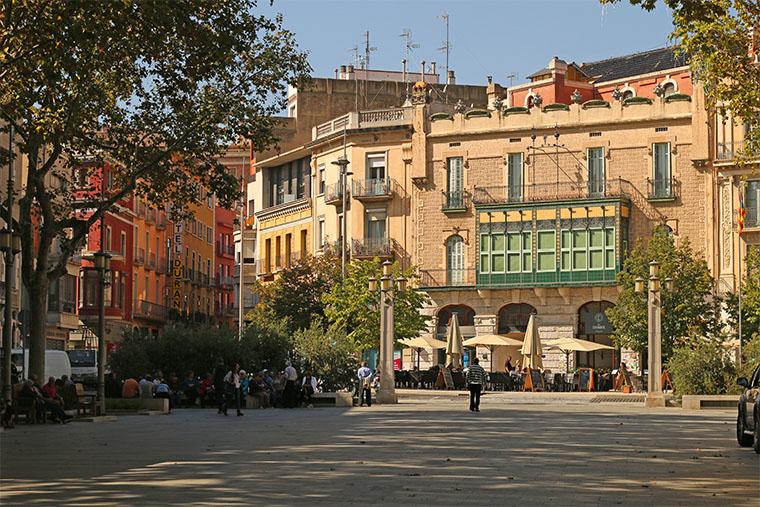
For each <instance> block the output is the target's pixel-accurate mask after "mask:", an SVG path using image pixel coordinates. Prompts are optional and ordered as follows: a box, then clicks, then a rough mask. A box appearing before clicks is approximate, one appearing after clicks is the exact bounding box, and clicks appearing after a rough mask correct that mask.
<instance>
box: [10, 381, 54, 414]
mask: <svg viewBox="0 0 760 507" xmlns="http://www.w3.org/2000/svg"><path fill="white" fill-rule="evenodd" d="M23 387H24V385H23V384H15V385H14V386H13V394H12V396H13V398H12V406H13V408H12V410H13V418H14V420H15V424H18V418H19V416H20V415H23V416H24V419H25V420H26V424H35V423H37V422H38V421H39V422H42V423H45V422H47V411H46V410H42V414H39V413H38V411H37V408H38V407H37V405H38V404H37V400H35V399H34V398H22V397H21V396H19V395H20V394H21V389H22V388H23Z"/></svg>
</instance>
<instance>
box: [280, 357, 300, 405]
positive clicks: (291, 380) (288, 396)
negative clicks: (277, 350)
mask: <svg viewBox="0 0 760 507" xmlns="http://www.w3.org/2000/svg"><path fill="white" fill-rule="evenodd" d="M296 380H298V372H296V369H295V368H293V365H292V364H291V363H290V361H288V362H287V363H285V389H284V390H283V392H282V402H283V403H282V404H283V406H284V407H285V408H295V407H296V405H297V404H298V390H297V389H296Z"/></svg>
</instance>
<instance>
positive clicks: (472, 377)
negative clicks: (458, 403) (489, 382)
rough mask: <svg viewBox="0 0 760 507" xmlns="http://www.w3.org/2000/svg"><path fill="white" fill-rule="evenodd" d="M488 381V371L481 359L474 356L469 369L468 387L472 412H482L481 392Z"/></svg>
mask: <svg viewBox="0 0 760 507" xmlns="http://www.w3.org/2000/svg"><path fill="white" fill-rule="evenodd" d="M485 383H486V372H485V370H484V369H483V368H482V367H481V366H480V360H478V358H477V357H476V358H474V359H473V360H472V365H470V367H469V368H468V369H467V387H468V388H469V390H470V412H480V392H481V391H482V390H483V385H484V384H485Z"/></svg>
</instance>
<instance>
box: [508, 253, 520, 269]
mask: <svg viewBox="0 0 760 507" xmlns="http://www.w3.org/2000/svg"><path fill="white" fill-rule="evenodd" d="M507 258H508V259H507V260H508V264H509V272H510V273H517V272H519V271H520V254H509V255H508V256H507Z"/></svg>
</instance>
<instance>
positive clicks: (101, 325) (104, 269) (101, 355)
mask: <svg viewBox="0 0 760 507" xmlns="http://www.w3.org/2000/svg"><path fill="white" fill-rule="evenodd" d="M105 243H106V216H105V213H103V216H102V217H100V249H99V250H98V251H97V252H95V269H96V270H97V271H98V273H99V275H100V276H99V278H100V284H99V292H100V298H99V304H98V403H99V404H100V406H99V409H100V415H105V414H106V378H105V366H106V286H107V285H108V281H107V279H106V274H107V273H108V271H109V270H110V269H111V254H109V253H108V252H106V249H105Z"/></svg>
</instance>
